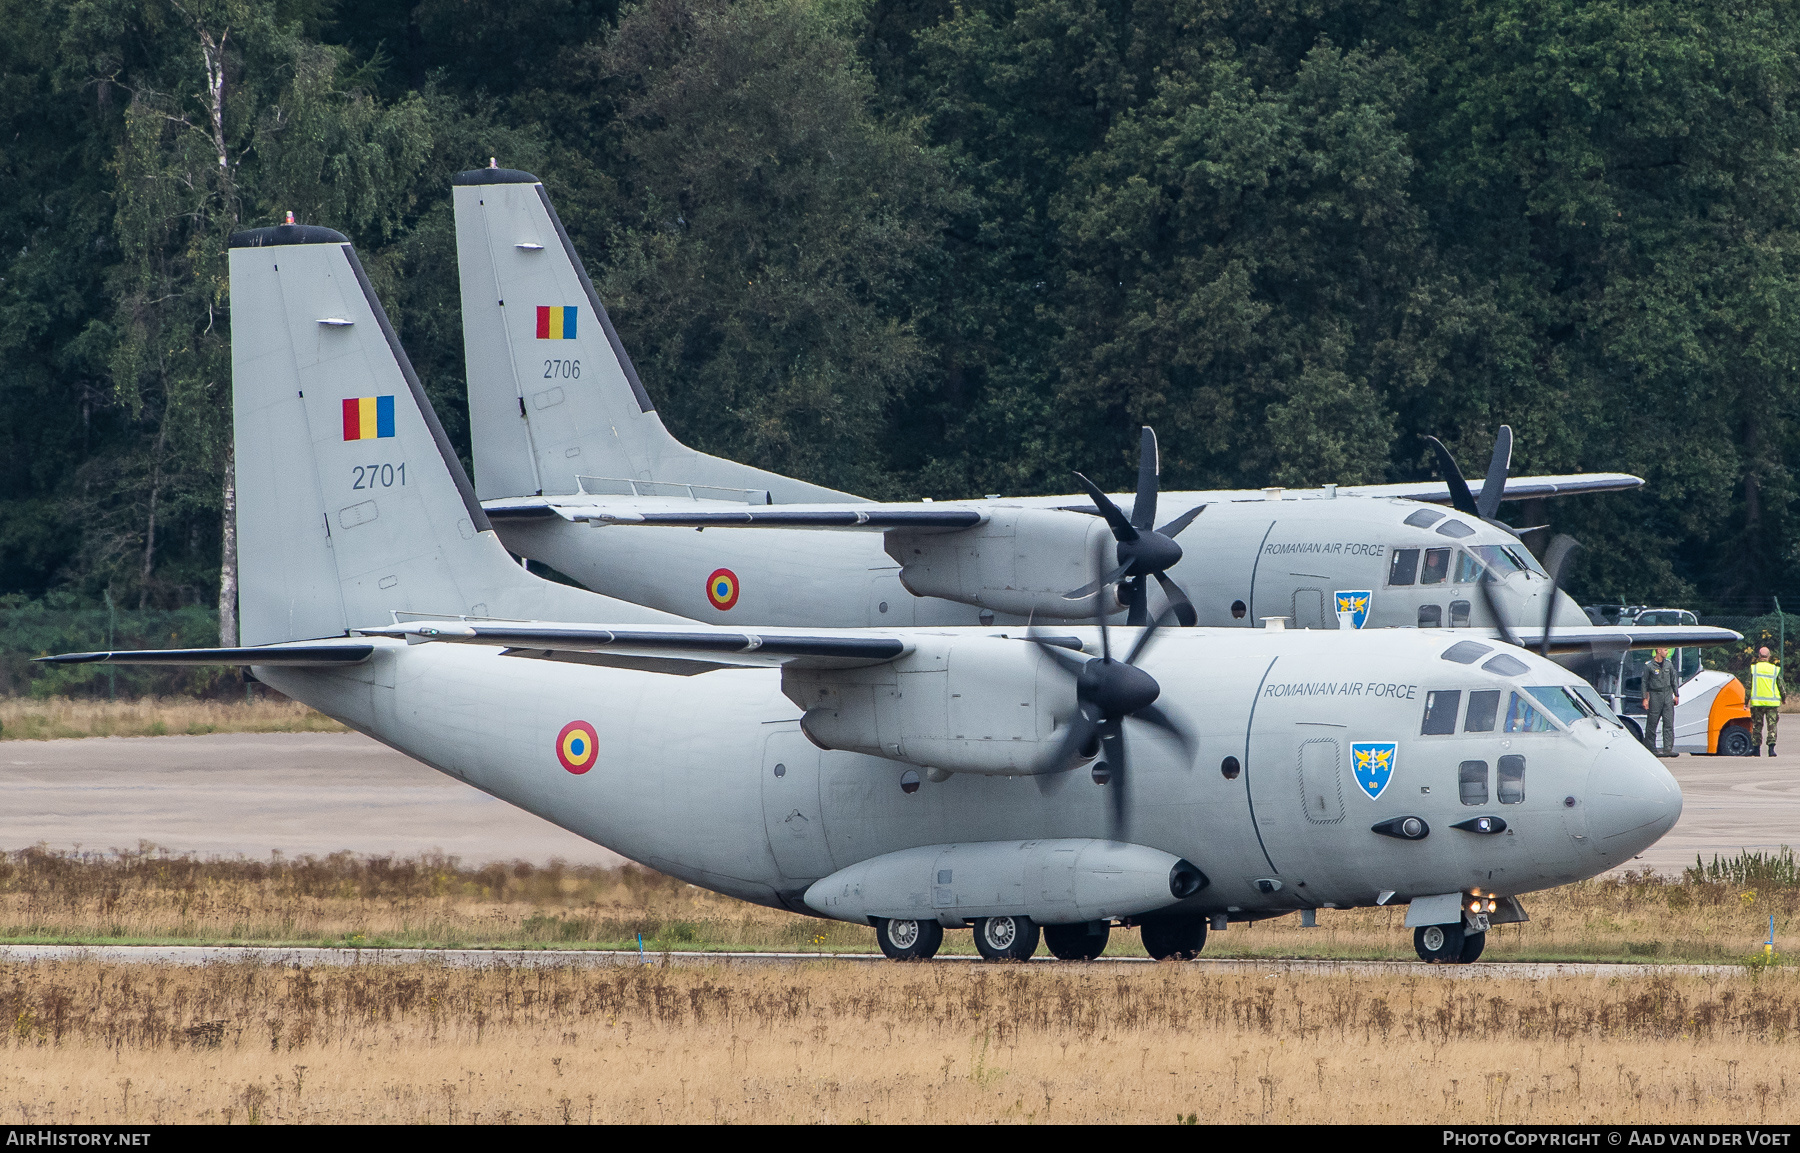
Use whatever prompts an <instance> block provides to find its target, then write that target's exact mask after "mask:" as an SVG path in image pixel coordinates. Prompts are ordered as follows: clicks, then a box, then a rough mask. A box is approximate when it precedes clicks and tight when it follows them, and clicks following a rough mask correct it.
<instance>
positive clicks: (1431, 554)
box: [1419, 548, 1450, 585]
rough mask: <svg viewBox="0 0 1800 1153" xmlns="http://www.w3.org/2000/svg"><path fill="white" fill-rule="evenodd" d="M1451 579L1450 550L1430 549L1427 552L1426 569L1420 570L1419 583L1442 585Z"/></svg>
mask: <svg viewBox="0 0 1800 1153" xmlns="http://www.w3.org/2000/svg"><path fill="white" fill-rule="evenodd" d="M1449 578H1450V550H1449V549H1447V548H1428V549H1426V550H1425V567H1424V568H1423V569H1420V570H1419V583H1420V584H1422V585H1441V584H1443V583H1444V582H1445V581H1446V580H1448V579H1449Z"/></svg>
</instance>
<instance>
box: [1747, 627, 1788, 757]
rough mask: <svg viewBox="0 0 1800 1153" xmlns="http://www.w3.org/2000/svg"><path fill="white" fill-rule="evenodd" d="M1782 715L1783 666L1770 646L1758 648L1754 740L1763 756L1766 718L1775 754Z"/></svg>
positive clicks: (1752, 696)
mask: <svg viewBox="0 0 1800 1153" xmlns="http://www.w3.org/2000/svg"><path fill="white" fill-rule="evenodd" d="M1780 719H1781V666H1780V665H1778V664H1774V663H1772V662H1770V660H1769V650H1768V647H1767V646H1766V645H1765V646H1764V647H1762V648H1760V649H1757V650H1756V663H1755V664H1753V665H1751V666H1750V740H1751V742H1752V743H1753V744H1754V746H1755V748H1756V751H1755V752H1753V753H1751V754H1750V755H1751V756H1753V757H1760V756H1762V742H1763V722H1764V721H1767V722H1768V725H1769V755H1770V756H1771V757H1772V756H1774V755H1775V723H1776V722H1777V721H1779V720H1780Z"/></svg>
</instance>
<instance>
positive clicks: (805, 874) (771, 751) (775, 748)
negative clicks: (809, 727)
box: [762, 728, 835, 883]
mask: <svg viewBox="0 0 1800 1153" xmlns="http://www.w3.org/2000/svg"><path fill="white" fill-rule="evenodd" d="M819 756H820V754H819V747H818V746H817V745H815V744H813V743H812V742H811V741H809V740H807V739H806V736H805V734H803V733H801V731H800V730H799V729H798V728H792V729H780V730H777V731H775V732H772V733H770V734H769V735H768V736H767V737H766V738H765V739H764V743H763V767H762V806H763V823H764V826H765V827H766V828H767V830H768V834H769V850H770V851H771V852H772V853H774V855H775V863H776V865H777V866H779V867H780V869H781V875H782V877H783V878H784V879H786V880H790V881H804V882H807V883H811V882H813V881H816V880H818V879H819V878H820V877H823V876H825V875H827V874H829V873H832V872H834V871H835V869H834V867H833V866H832V863H831V852H830V850H829V849H828V848H827V846H826V843H825V819H824V807H823V806H822V805H821V804H820V803H819Z"/></svg>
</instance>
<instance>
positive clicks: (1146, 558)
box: [1063, 426, 1467, 644]
mask: <svg viewBox="0 0 1800 1153" xmlns="http://www.w3.org/2000/svg"><path fill="white" fill-rule="evenodd" d="M1161 473H1162V465H1161V458H1160V457H1159V456H1158V455H1157V451H1156V433H1155V432H1153V431H1152V430H1151V429H1150V428H1149V427H1148V426H1145V428H1144V431H1143V435H1142V438H1141V439H1140V441H1139V442H1138V483H1137V500H1136V501H1135V502H1134V503H1133V504H1132V506H1131V516H1130V517H1127V516H1126V515H1125V513H1124V511H1123V510H1122V509H1120V508H1119V506H1118V505H1116V504H1114V503H1113V502H1112V500H1111V499H1110V498H1108V497H1107V495H1106V494H1105V493H1103V492H1101V491H1100V489H1099V487H1098V486H1096V485H1095V484H1094V482H1093V481H1091V480H1089V479H1088V478H1087V477H1085V476H1082V475H1081V474H1080V473H1076V474H1075V479H1076V480H1078V481H1080V482H1081V487H1082V488H1083V489H1085V490H1086V491H1087V494H1088V496H1089V497H1091V498H1092V499H1093V502H1094V506H1095V507H1096V508H1098V509H1099V510H1100V515H1101V516H1103V517H1105V518H1106V523H1107V524H1108V525H1109V526H1111V528H1112V531H1113V539H1115V540H1116V541H1118V542H1119V547H1118V550H1117V553H1116V554H1115V559H1116V560H1117V561H1118V565H1119V567H1118V568H1116V569H1114V570H1113V571H1112V572H1110V573H1107V574H1106V575H1105V576H1102V577H1099V578H1097V579H1096V580H1095V581H1094V582H1093V583H1092V584H1089V585H1084V586H1082V587H1081V588H1078V589H1076V590H1074V591H1073V592H1067V593H1064V594H1063V597H1064V599H1066V600H1072V601H1073V600H1083V599H1085V598H1087V597H1090V596H1093V595H1094V594H1095V593H1097V592H1099V591H1101V590H1102V589H1104V588H1106V587H1107V586H1108V585H1110V584H1114V583H1116V582H1118V581H1121V580H1122V581H1124V582H1125V587H1124V589H1123V590H1122V591H1123V593H1124V595H1123V596H1121V597H1120V598H1119V599H1120V600H1122V601H1124V602H1125V607H1126V609H1127V610H1128V614H1127V616H1126V618H1125V623H1126V624H1129V625H1134V626H1140V625H1141V626H1149V627H1151V628H1155V626H1153V625H1151V624H1150V590H1149V587H1148V586H1147V584H1146V581H1147V580H1148V578H1150V577H1155V578H1156V583H1157V584H1159V585H1161V586H1162V591H1163V595H1164V596H1166V597H1168V598H1169V608H1170V610H1171V611H1172V612H1173V613H1174V614H1175V619H1176V620H1177V621H1180V622H1181V624H1182V626H1183V627H1184V628H1192V627H1193V626H1194V625H1195V624H1196V623H1197V622H1198V621H1199V619H1200V617H1199V614H1198V613H1196V612H1195V611H1194V605H1193V602H1191V601H1189V600H1188V598H1187V594H1186V593H1184V592H1182V591H1181V586H1180V585H1178V584H1176V583H1175V582H1174V581H1172V580H1170V579H1169V578H1168V576H1167V575H1166V574H1167V572H1168V570H1169V569H1172V568H1174V567H1175V565H1176V564H1177V563H1178V562H1179V561H1180V560H1181V546H1180V545H1178V544H1176V543H1175V538H1176V537H1177V536H1179V535H1180V534H1181V530H1182V529H1184V528H1186V527H1187V526H1188V525H1190V524H1193V523H1194V518H1195V517H1197V516H1199V515H1200V514H1201V513H1202V512H1204V511H1206V506H1205V505H1197V506H1195V507H1194V508H1191V509H1189V510H1188V511H1186V512H1184V513H1182V514H1181V515H1180V516H1178V517H1176V518H1175V519H1174V520H1172V521H1170V522H1169V523H1168V524H1165V525H1163V526H1162V527H1161V528H1151V527H1150V526H1151V525H1153V524H1155V523H1156V494H1157V487H1158V485H1157V477H1158V476H1159V475H1160V474H1161ZM1464 487H1465V489H1466V488H1467V486H1466V485H1465V486H1464ZM1104 627H1105V626H1104V625H1103V626H1102V629H1104ZM1105 635H1106V634H1105V632H1104V631H1103V632H1102V633H1101V636H1102V637H1104V636H1105ZM1146 635H1149V634H1146ZM1140 644H1141V642H1140Z"/></svg>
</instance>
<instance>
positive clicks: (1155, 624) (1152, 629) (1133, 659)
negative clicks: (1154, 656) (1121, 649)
mask: <svg viewBox="0 0 1800 1153" xmlns="http://www.w3.org/2000/svg"><path fill="white" fill-rule="evenodd" d="M1173 615H1174V612H1173V610H1168V611H1165V612H1163V613H1162V614H1161V615H1160V616H1158V617H1157V618H1156V619H1155V620H1153V621H1151V622H1150V624H1149V625H1148V626H1147V627H1146V628H1145V629H1144V631H1143V632H1141V633H1139V634H1138V639H1137V643H1136V644H1134V645H1132V646H1131V655H1130V656H1127V657H1126V658H1125V663H1126V664H1128V665H1135V664H1137V663H1138V658H1139V657H1141V656H1143V655H1144V653H1145V652H1146V651H1148V649H1149V648H1150V642H1151V641H1152V640H1154V639H1155V638H1156V634H1157V632H1158V631H1159V630H1161V629H1162V628H1163V627H1164V626H1166V625H1167V624H1168V623H1169V618H1170V617H1171V616H1173Z"/></svg>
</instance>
